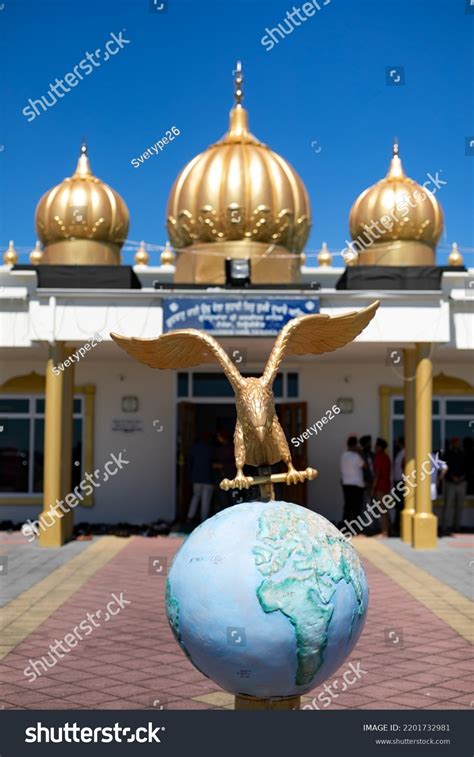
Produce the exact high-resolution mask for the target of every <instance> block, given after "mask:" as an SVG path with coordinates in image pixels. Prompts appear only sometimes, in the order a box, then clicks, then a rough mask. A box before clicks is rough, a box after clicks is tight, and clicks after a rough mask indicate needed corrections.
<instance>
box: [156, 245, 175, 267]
mask: <svg viewBox="0 0 474 757" xmlns="http://www.w3.org/2000/svg"><path fill="white" fill-rule="evenodd" d="M174 258H175V256H174V252H173V250H172V249H171V245H170V243H169V242H166V245H165V249H164V250H163V252H162V253H161V257H160V265H174Z"/></svg>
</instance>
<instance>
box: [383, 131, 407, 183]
mask: <svg viewBox="0 0 474 757" xmlns="http://www.w3.org/2000/svg"><path fill="white" fill-rule="evenodd" d="M386 178H387V179H402V178H406V173H405V171H404V170H403V166H402V161H401V160H400V148H399V145H398V137H394V138H393V144H392V160H391V161H390V166H389V169H388V173H387V177H386Z"/></svg>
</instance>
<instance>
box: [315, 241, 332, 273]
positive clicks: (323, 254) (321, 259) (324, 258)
mask: <svg viewBox="0 0 474 757" xmlns="http://www.w3.org/2000/svg"><path fill="white" fill-rule="evenodd" d="M318 263H319V265H320V266H321V268H323V267H326V266H331V265H332V255H331V253H330V252H329V250H328V246H327V244H326V242H323V246H322V247H321V249H320V251H319V252H318Z"/></svg>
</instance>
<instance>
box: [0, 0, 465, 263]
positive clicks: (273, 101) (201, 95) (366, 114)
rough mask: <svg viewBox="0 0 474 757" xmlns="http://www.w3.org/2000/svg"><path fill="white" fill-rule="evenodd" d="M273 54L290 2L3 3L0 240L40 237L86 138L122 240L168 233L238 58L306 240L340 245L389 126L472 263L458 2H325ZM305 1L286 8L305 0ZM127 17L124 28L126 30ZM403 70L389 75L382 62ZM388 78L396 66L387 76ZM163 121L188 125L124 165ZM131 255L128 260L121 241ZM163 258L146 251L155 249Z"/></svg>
mask: <svg viewBox="0 0 474 757" xmlns="http://www.w3.org/2000/svg"><path fill="white" fill-rule="evenodd" d="M323 2H324V0H319V4H320V6H321V10H320V11H318V12H317V13H315V15H314V16H312V17H311V18H308V20H307V21H306V22H305V23H301V25H300V26H299V27H297V28H295V29H294V31H293V32H292V33H291V34H289V35H288V36H287V37H286V38H285V39H282V40H281V41H280V42H279V43H278V44H277V45H275V46H274V48H273V49H272V50H269V51H267V50H266V48H265V46H264V45H262V44H261V42H260V40H261V39H262V37H263V35H264V34H265V33H266V32H265V29H266V27H274V26H276V25H277V24H278V23H279V22H282V21H283V20H284V18H285V16H286V12H287V10H290V11H291V9H292V7H293V3H292V2H290V0H259V1H257V0H234V2H230V1H229V0H199V1H196V0H193V1H191V0H168V10H167V12H165V13H152V12H151V11H150V0H129V1H128V2H125V0H115V2H113V1H112V0H94V1H92V0H81V2H80V3H76V2H64V0H43V1H42V2H41V3H40V2H37V0H35V1H33V0H5V7H4V9H3V11H0V27H3V29H2V31H3V34H2V45H1V50H0V62H1V70H2V71H3V72H6V73H4V75H3V82H2V98H1V101H2V105H1V108H2V112H1V113H0V115H1V122H0V145H3V149H1V147H0V168H1V177H2V178H1V188H0V211H1V217H0V242H1V244H2V245H3V247H2V249H5V247H6V246H7V243H8V240H9V239H14V240H15V244H16V246H18V247H19V248H20V251H21V262H27V252H28V250H29V249H31V248H32V247H33V246H34V242H35V231H34V221H33V217H34V209H35V206H36V203H37V201H38V200H39V198H40V196H41V195H42V194H43V192H44V191H46V190H47V189H48V188H50V187H52V186H53V185H54V184H56V183H58V182H59V181H61V180H62V179H63V178H64V177H65V176H69V175H71V173H72V172H73V169H74V167H75V164H76V161H77V156H78V153H79V147H80V143H81V139H82V137H83V136H84V135H85V136H86V138H87V141H88V145H89V155H90V158H91V163H92V168H93V170H94V173H95V174H96V175H97V176H99V177H100V178H102V179H104V180H105V181H107V183H108V184H110V185H111V186H113V187H114V188H115V189H117V190H118V191H119V192H120V193H121V194H122V196H123V197H124V199H125V201H126V203H127V205H128V207H129V209H130V215H131V226H130V231H129V237H130V239H131V240H137V241H138V240H140V239H144V240H146V241H147V242H149V243H152V244H163V243H164V241H165V240H166V231H165V209H166V201H167V197H168V193H169V190H170V188H171V185H172V183H173V181H174V178H175V177H176V175H177V173H178V172H179V171H180V169H181V168H182V167H183V165H184V164H185V163H186V162H187V161H188V160H190V159H191V158H192V157H193V156H194V155H196V154H197V153H198V152H200V151H201V150H202V149H204V148H205V147H207V146H208V145H209V144H211V143H212V142H214V141H216V139H218V138H219V137H220V136H221V135H222V134H223V133H224V132H225V130H226V128H227V122H228V112H229V109H230V107H231V105H232V95H233V83H232V70H233V68H234V64H235V61H236V60H237V59H238V58H240V59H241V60H242V62H243V66H244V76H245V85H244V92H245V101H244V104H245V106H246V107H247V109H248V110H249V113H250V126H251V130H252V131H253V132H254V134H256V135H257V136H258V137H259V138H260V139H261V140H262V141H264V142H265V143H266V144H268V145H270V146H271V147H272V148H273V149H274V150H276V151H277V152H279V153H281V154H282V155H283V156H284V157H286V158H287V159H288V160H289V161H290V163H291V164H292V165H293V166H294V168H295V169H296V170H297V171H298V172H299V174H300V175H301V177H302V178H303V180H304V182H305V184H306V187H307V189H308V192H309V195H310V198H311V203H312V213H313V229H312V233H311V237H310V240H309V243H308V245H307V252H309V253H312V252H314V251H315V250H317V249H319V247H320V245H321V242H322V241H323V240H325V241H327V242H328V245H329V247H330V249H334V250H335V249H339V250H340V249H341V248H342V247H343V246H344V244H345V240H346V239H347V238H348V228H347V226H348V224H347V219H348V213H349V210H350V207H351V205H352V203H353V201H354V200H355V198H356V197H357V195H358V194H359V193H360V192H361V191H362V190H363V189H364V188H366V187H367V186H369V185H371V184H373V183H374V182H375V181H377V180H378V179H380V178H381V177H382V176H383V175H384V174H385V173H386V170H387V166H388V162H389V159H390V154H391V143H392V138H393V136H394V135H397V136H398V138H399V141H400V152H401V156H402V160H403V162H404V166H405V170H406V171H407V173H408V175H409V176H411V177H412V178H414V179H416V180H417V181H419V182H420V183H422V182H423V181H425V180H426V175H427V173H428V172H429V173H431V174H432V175H433V176H434V175H435V174H436V172H439V173H438V175H439V177H440V178H442V180H443V181H446V182H447V183H446V184H445V185H443V186H442V187H441V188H440V189H439V191H438V198H439V200H440V202H441V204H442V206H443V209H444V211H445V221H446V228H445V232H444V235H443V238H442V240H441V245H443V246H444V247H443V248H441V249H440V250H439V251H438V262H444V261H445V260H446V257H447V254H448V251H447V249H446V247H447V246H448V244H449V245H450V243H451V242H452V241H456V242H457V243H458V245H459V246H460V248H461V249H464V251H466V250H467V251H468V254H466V255H465V260H466V262H468V263H469V264H470V265H474V255H473V254H472V252H470V251H469V250H472V248H474V243H473V223H472V212H473V181H472V178H473V174H472V168H473V166H474V155H473V156H466V154H465V140H466V137H467V136H469V135H473V136H474V123H473V121H472V107H473V96H472V95H473V88H472V84H473V77H472V61H471V54H470V48H471V46H472V41H473V34H472V30H473V24H474V7H473V13H472V14H470V13H466V7H465V6H466V0H397V2H388V0H360V1H359V2H354V1H353V0H331V2H329V3H328V4H327V5H325V6H323ZM302 5H303V2H300V3H299V4H297V6H296V7H302ZM124 30H125V31H124ZM120 32H122V35H123V38H124V39H127V40H129V43H128V44H124V47H123V49H122V50H120V52H118V53H117V54H116V55H115V56H114V57H110V58H109V60H108V61H107V62H104V61H102V62H101V65H100V67H96V68H94V70H93V71H92V73H90V75H87V76H84V78H83V81H79V83H78V85H77V86H76V87H74V88H72V89H71V91H70V92H69V93H67V94H65V95H64V96H63V98H62V99H59V100H58V102H57V103H56V105H54V107H51V108H49V109H48V110H47V111H46V112H44V113H43V112H42V113H41V115H40V116H38V117H36V118H35V119H34V120H31V121H28V119H27V117H25V115H23V114H22V110H23V108H24V107H25V106H26V105H27V104H28V99H29V98H32V99H36V98H39V97H40V96H41V95H43V94H46V93H47V92H48V89H49V83H50V82H54V80H55V79H56V77H58V78H59V79H62V78H63V77H64V75H65V74H66V73H68V72H72V71H73V68H74V66H75V65H77V64H79V62H80V61H81V60H82V59H84V57H85V55H86V52H87V51H89V52H94V51H95V50H96V49H97V48H102V49H104V45H105V42H106V41H107V40H108V39H110V34H111V33H115V34H116V35H118V34H119V33H120ZM397 66H402V67H403V69H404V79H405V83H404V84H403V85H398V86H395V85H392V86H389V85H388V84H387V83H386V68H387V67H397ZM394 78H395V76H394ZM172 126H175V127H177V128H178V129H179V130H180V135H179V137H177V138H176V139H175V140H174V141H173V142H172V143H170V144H169V145H167V146H166V148H165V149H164V150H163V152H161V153H159V154H158V155H157V156H156V157H155V156H153V157H152V158H150V159H149V160H147V161H145V162H144V163H143V165H140V167H139V168H134V167H133V166H132V165H131V160H132V159H133V158H137V157H138V156H139V155H141V154H142V153H143V151H144V150H146V149H147V147H150V146H151V145H152V144H154V143H155V142H156V141H157V140H158V139H160V138H161V137H162V136H163V135H165V134H166V131H167V130H169V129H171V127H172ZM125 260H126V261H127V262H128V261H130V260H131V253H128V254H126V256H125ZM157 260H158V258H157V255H156V254H155V255H154V257H153V261H154V262H157Z"/></svg>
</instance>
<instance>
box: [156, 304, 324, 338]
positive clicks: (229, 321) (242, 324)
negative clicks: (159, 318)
mask: <svg viewBox="0 0 474 757" xmlns="http://www.w3.org/2000/svg"><path fill="white" fill-rule="evenodd" d="M315 313H319V298H318V297H310V298H290V297H287V298H285V299H283V298H279V297H266V298H263V297H232V296H230V297H222V296H216V297H213V296H212V295H211V296H206V298H205V299H204V298H196V297H164V298H163V331H164V332H167V331H175V330H177V329H203V330H205V331H210V332H212V333H213V334H215V335H216V336H219V335H220V336H271V335H272V334H273V335H274V334H277V333H278V332H279V331H280V329H281V328H282V326H284V325H285V323H287V322H288V321H290V320H291V319H292V318H297V317H298V316H300V315H314V314H315Z"/></svg>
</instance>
